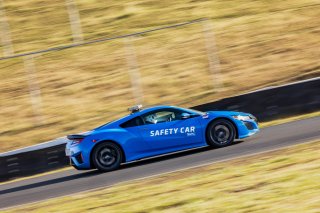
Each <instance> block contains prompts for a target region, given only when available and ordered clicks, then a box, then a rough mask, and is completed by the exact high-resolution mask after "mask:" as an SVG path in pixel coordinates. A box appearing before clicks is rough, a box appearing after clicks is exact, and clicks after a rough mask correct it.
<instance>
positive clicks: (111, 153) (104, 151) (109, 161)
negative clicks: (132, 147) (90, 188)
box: [97, 147, 117, 167]
mask: <svg viewBox="0 0 320 213" xmlns="http://www.w3.org/2000/svg"><path fill="white" fill-rule="evenodd" d="M97 160H98V161H99V163H100V164H101V165H103V166H107V167H109V166H112V165H113V164H114V163H115V162H116V161H117V151H116V150H115V149H114V148H111V147H103V148H101V149H100V150H99V152H98V155H97Z"/></svg>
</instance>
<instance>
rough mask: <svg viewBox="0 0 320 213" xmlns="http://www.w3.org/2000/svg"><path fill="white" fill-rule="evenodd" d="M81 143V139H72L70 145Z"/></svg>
mask: <svg viewBox="0 0 320 213" xmlns="http://www.w3.org/2000/svg"><path fill="white" fill-rule="evenodd" d="M82 141H83V138H81V139H73V140H72V142H71V145H77V144H79V143H81V142H82Z"/></svg>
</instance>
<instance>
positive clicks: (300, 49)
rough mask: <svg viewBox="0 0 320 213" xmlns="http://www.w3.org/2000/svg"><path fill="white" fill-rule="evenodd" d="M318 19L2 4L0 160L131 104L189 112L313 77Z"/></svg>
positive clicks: (271, 2) (172, 5)
mask: <svg viewBox="0 0 320 213" xmlns="http://www.w3.org/2000/svg"><path fill="white" fill-rule="evenodd" d="M319 17H320V2H319V1H318V0H308V1H306V0H291V1H275V0H258V1H252V0H237V1H235V0H230V1H226V0H216V1H209V0H208V1H206V0H203V1H200V0H199V1H198V0H191V1H187V0H178V1H169V0H164V1H151V0H144V1H116V0H109V1H102V0H51V1H43V0H14V1H13V0H0V57H1V58H0V59H1V60H0V72H1V80H0V108H1V111H0V134H1V136H0V144H1V146H0V152H4V151H8V150H12V149H16V148H20V147H23V146H27V145H32V144H36V143H40V142H44V141H47V140H51V139H54V138H57V137H61V136H64V135H67V134H70V133H76V132H81V131H85V130H90V129H92V128H94V127H96V126H98V125H100V124H102V123H106V122H107V121H110V120H112V119H115V118H119V117H121V116H123V115H125V114H127V108H128V107H129V106H132V105H134V104H137V103H142V104H143V105H145V106H151V105H157V104H169V105H179V106H183V107H192V106H195V105H197V104H202V103H206V102H210V101H213V100H217V99H221V98H224V97H228V96H234V95H237V94H242V93H245V92H248V91H253V90H256V89H260V88H263V87H267V86H274V85H281V84H284V83H287V82H293V81H297V80H302V79H308V78H312V77H317V76H320V60H319V57H320V48H319V43H320V26H319V20H318V18H319ZM199 19H200V20H199ZM191 20H198V21H195V22H191V23H190V22H188V21H191ZM179 23H185V24H184V25H178V26H174V27H170V28H164V27H165V26H169V25H176V24H179ZM156 28H158V29H159V28H160V29H159V30H155V31H152V32H148V33H141V34H138V35H132V36H124V37H120V38H117V39H113V40H104V41H101V42H95V43H92V44H88V45H84V46H82V45H80V46H78V45H77V44H81V43H83V42H89V41H93V40H99V39H102V40H103V38H112V37H117V36H121V35H126V34H132V33H138V32H141V31H146V30H151V29H156ZM73 44H75V46H74V47H71V48H67V49H63V50H59V51H48V52H44V53H36V54H32V55H27V56H19V55H20V54H23V53H27V52H33V51H39V50H44V49H48V48H54V47H58V46H64V45H73ZM14 56H17V57H14Z"/></svg>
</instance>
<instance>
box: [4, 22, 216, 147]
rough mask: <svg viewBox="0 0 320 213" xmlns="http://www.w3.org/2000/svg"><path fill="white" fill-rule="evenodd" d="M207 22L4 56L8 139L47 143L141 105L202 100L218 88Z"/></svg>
mask: <svg viewBox="0 0 320 213" xmlns="http://www.w3.org/2000/svg"><path fill="white" fill-rule="evenodd" d="M207 22H208V20H207V19H197V20H193V21H190V22H184V23H179V24H175V25H169V26H163V27H159V28H155V29H150V30H146V31H143V32H137V33H132V34H126V35H120V36H115V37H112V38H100V39H96V40H92V41H85V42H80V43H75V44H70V45H66V46H59V47H54V48H49V49H44V50H39V51H33V52H27V53H22V54H16V55H11V56H6V57H2V58H0V69H1V71H2V73H6V74H5V76H4V77H3V79H2V81H1V88H2V89H1V90H2V91H1V96H0V99H1V109H3V110H2V111H1V112H0V115H1V117H3V118H4V119H2V120H1V124H0V126H1V132H2V133H4V134H3V137H2V139H3V140H12V139H11V138H12V134H15V132H17V133H19V134H20V133H21V134H23V135H24V137H25V138H27V139H28V140H34V141H36V140H39V138H41V139H40V140H42V141H44V140H47V139H50V138H52V137H51V136H50V137H49V138H46V137H47V135H48V134H52V135H55V136H60V135H61V134H66V133H68V132H72V131H73V130H74V131H82V130H86V129H88V128H89V129H90V128H92V127H94V126H96V125H99V124H100V123H103V122H106V121H108V120H111V119H115V118H117V117H119V116H121V115H123V114H125V113H126V109H127V108H128V106H131V105H134V104H138V103H143V104H144V105H149V106H150V105H156V104H170V105H183V106H187V105H188V104H189V103H190V102H191V101H192V102H193V103H192V104H195V102H198V103H201V102H202V101H203V98H204V97H206V98H207V97H208V96H210V94H211V95H212V94H214V93H215V90H216V89H218V88H217V87H216V86H214V84H216V83H217V79H218V78H217V76H214V77H213V76H212V75H215V74H214V73H215V72H216V71H217V70H216V69H217V67H219V65H215V64H214V63H217V62H218V60H217V58H218V56H217V55H216V52H213V51H215V49H214V47H213V46H212V44H213V43H212V42H214V38H212V37H211V36H214V34H213V33H212V32H209V31H210V30H212V29H209V28H208V25H206V26H204V23H206V24H207ZM211 39H212V40H211ZM208 44H209V47H208ZM210 45H211V46H210ZM212 58H213V59H214V61H212V62H209V61H208V60H211V59H212ZM210 64H211V65H210ZM218 73H219V72H216V74H217V75H218ZM219 85H221V84H219ZM196 100H197V101H196ZM11 117H14V119H10V118H11ZM17 121H19V122H18V123H17ZM37 135H38V137H39V138H37Z"/></svg>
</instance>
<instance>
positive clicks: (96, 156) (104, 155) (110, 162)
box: [91, 142, 123, 172]
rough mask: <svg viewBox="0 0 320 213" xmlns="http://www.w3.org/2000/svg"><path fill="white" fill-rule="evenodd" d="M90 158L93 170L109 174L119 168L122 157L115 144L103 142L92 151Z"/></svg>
mask: <svg viewBox="0 0 320 213" xmlns="http://www.w3.org/2000/svg"><path fill="white" fill-rule="evenodd" d="M91 158H92V159H91V160H92V163H93V164H94V166H95V168H97V169H98V170H99V171H102V172H109V171H112V170H115V169H118V168H119V166H120V164H121V162H122V158H123V155H122V151H121V149H120V147H119V146H118V145H117V144H115V143H112V142H103V143H100V144H98V145H97V146H96V147H95V148H94V149H93V151H92V155H91Z"/></svg>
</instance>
